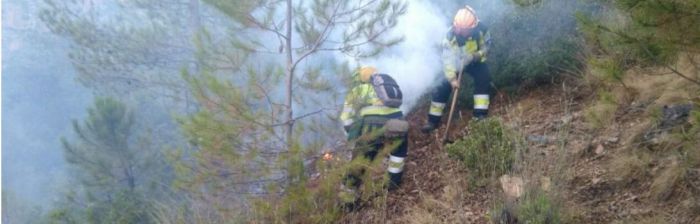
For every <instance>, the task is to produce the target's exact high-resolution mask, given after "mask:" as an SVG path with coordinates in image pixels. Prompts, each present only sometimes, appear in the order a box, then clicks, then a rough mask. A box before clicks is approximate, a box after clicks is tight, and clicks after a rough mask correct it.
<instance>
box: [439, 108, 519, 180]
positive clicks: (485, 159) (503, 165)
mask: <svg viewBox="0 0 700 224" xmlns="http://www.w3.org/2000/svg"><path fill="white" fill-rule="evenodd" d="M471 128H472V130H471V132H470V133H469V135H467V136H465V137H464V138H463V139H461V140H459V141H457V142H455V143H454V144H450V145H448V146H447V152H448V153H449V155H450V156H452V157H454V158H457V159H459V160H461V161H462V162H463V163H464V166H465V167H466V168H468V169H469V171H470V174H471V177H472V178H475V180H482V179H486V178H490V177H493V176H500V175H503V174H505V173H506V172H508V171H510V169H511V167H512V166H513V161H514V160H515V153H516V149H517V146H518V144H520V142H521V141H520V138H518V137H516V135H515V134H514V133H513V132H512V131H509V130H506V128H505V127H503V124H502V123H501V121H500V120H497V119H494V118H490V119H486V120H482V121H479V122H475V123H472V125H471Z"/></svg>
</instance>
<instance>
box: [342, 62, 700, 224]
mask: <svg viewBox="0 0 700 224" xmlns="http://www.w3.org/2000/svg"><path fill="white" fill-rule="evenodd" d="M637 79H640V78H639V77H638V78H637ZM654 80H656V82H652V81H654ZM650 82H652V83H657V84H658V83H663V85H661V84H658V85H656V86H655V87H653V88H651V87H650V86H649V85H650V84H649V83H650ZM629 83H630V84H628V86H630V87H628V88H626V89H625V90H619V89H617V90H616V89H613V90H611V91H612V94H613V96H614V98H616V99H617V100H616V102H617V104H616V105H617V106H616V107H615V108H614V109H613V110H610V111H612V113H610V114H607V115H606V114H604V113H602V112H599V111H598V108H599V105H598V104H599V100H598V98H599V97H597V96H596V94H594V90H591V88H589V87H586V85H580V86H571V85H567V84H566V83H563V84H557V85H551V86H547V87H543V88H540V89H536V90H534V91H531V92H529V93H527V94H525V95H520V96H517V97H507V96H505V95H503V94H499V95H497V96H496V99H495V100H494V101H495V104H494V105H493V107H492V108H493V113H492V117H496V118H498V119H501V120H502V121H503V123H504V124H505V125H506V126H507V127H509V128H510V129H512V130H515V131H516V133H519V134H520V135H521V137H522V139H524V140H525V142H526V144H527V147H526V150H524V151H523V152H521V153H520V155H519V156H518V159H517V160H516V162H515V163H516V164H515V165H514V169H513V171H512V172H511V173H510V175H511V176H516V177H520V178H522V179H523V180H524V188H525V189H523V190H522V191H525V192H530V191H532V190H533V189H537V190H540V191H544V192H546V193H547V194H546V195H548V198H549V199H550V200H551V201H552V203H553V204H555V205H558V206H555V207H557V209H556V211H554V212H556V213H559V216H560V220H561V222H563V223H611V222H621V223H625V222H635V223H700V212H698V211H700V201H698V199H697V197H687V195H689V194H692V193H693V192H696V193H695V194H697V192H698V191H699V188H698V186H700V185H694V186H693V185H692V183H694V182H693V181H697V180H700V178H698V177H700V176H698V174H700V172H697V171H698V169H697V167H693V166H691V167H690V168H689V169H687V172H685V173H687V174H684V175H683V178H684V180H687V181H681V182H673V183H676V184H672V185H671V186H670V187H667V189H664V191H663V192H666V193H661V194H662V196H661V197H662V198H659V193H656V191H658V190H656V189H658V187H655V186H656V185H658V182H659V179H660V178H667V177H664V176H663V175H662V174H664V173H666V174H667V173H668V172H661V171H660V170H668V169H664V168H665V167H667V166H666V165H664V164H666V163H668V162H669V158H667V157H664V156H663V155H661V154H654V153H652V154H650V155H652V157H650V158H648V159H646V160H644V161H645V163H642V164H641V165H640V164H630V163H629V162H626V161H627V160H628V158H629V156H628V155H629V154H630V151H634V150H640V149H638V148H640V147H641V148H644V147H643V142H640V141H639V136H640V135H642V134H644V133H651V132H652V130H653V129H654V127H656V126H655V125H652V123H654V118H653V116H652V115H653V111H658V108H660V107H661V106H662V105H665V103H669V102H672V101H674V100H670V101H669V100H667V98H673V97H664V96H665V95H669V91H668V90H664V89H659V88H669V89H679V88H681V87H683V86H684V84H683V82H679V81H678V80H676V77H673V76H668V75H666V76H665V77H661V78H660V77H659V76H645V78H642V79H640V80H637V81H630V82H629ZM686 87H687V86H686ZM692 88H695V87H692ZM670 92H673V91H670ZM677 92H678V91H676V92H675V93H677ZM690 92H692V91H690ZM677 95H678V94H676V96H675V98H673V99H676V100H675V101H676V102H678V99H692V98H693V96H692V95H690V96H687V95H686V96H677ZM681 101H682V100H681ZM426 111H427V109H426V108H419V109H417V110H415V111H414V112H413V113H411V114H409V116H408V120H409V121H410V123H411V127H412V131H411V132H410V146H409V155H408V162H407V165H406V176H405V182H404V183H403V185H402V186H401V188H400V189H399V190H398V191H396V192H391V193H389V194H388V196H386V197H380V198H375V200H373V201H371V202H368V203H365V204H364V206H363V207H362V208H361V209H360V210H359V211H355V212H352V213H349V214H346V215H345V216H344V217H343V219H342V222H344V223H360V222H361V223H490V222H491V220H493V219H494V218H492V217H491V215H490V214H491V213H500V214H498V215H495V216H493V217H496V218H495V219H499V218H498V217H500V218H502V219H503V220H501V221H503V222H506V221H507V220H506V219H507V218H505V217H506V216H513V215H508V214H506V213H504V212H495V211H498V210H494V209H495V208H498V207H503V204H506V207H508V206H512V205H513V204H518V201H519V200H523V199H522V198H520V199H512V197H509V196H506V195H504V193H503V188H502V187H501V184H500V183H499V181H498V180H496V179H497V178H494V179H493V180H492V181H490V183H489V184H486V185H485V186H469V184H470V183H469V181H467V179H468V174H469V173H468V172H469V170H466V169H465V168H463V166H462V165H461V164H460V162H459V161H457V160H455V159H452V158H449V156H448V154H447V152H446V151H445V150H444V149H443V147H442V146H441V144H439V143H438V142H439V141H438V137H439V136H438V135H437V133H439V134H442V133H443V131H444V127H442V128H441V129H440V131H438V132H434V133H433V134H422V133H420V132H419V130H418V129H419V127H420V125H422V124H424V122H425V113H426ZM649 111H652V112H649ZM459 113H460V114H464V116H461V115H457V121H456V122H455V125H454V126H453V131H452V133H451V135H452V138H453V139H458V138H462V137H465V136H468V134H469V122H468V121H469V120H470V117H469V116H468V114H470V111H469V110H461V111H459ZM591 114H595V115H596V116H607V117H606V118H605V119H604V120H603V121H604V122H603V123H602V124H600V125H592V124H591V123H595V122H593V121H592V120H595V119H593V118H591V116H592V115H591ZM650 114H651V115H650ZM678 119H681V120H680V122H677V123H678V124H677V126H678V125H680V126H683V125H688V118H687V116H686V117H680V118H678ZM640 133H641V134H640ZM697 139H700V138H697ZM641 150H647V149H641ZM698 150H700V149H698ZM674 161H676V160H672V161H670V162H671V163H677V161H676V162H674ZM619 164H622V165H619ZM635 168H639V171H635V170H634V169H635ZM630 169H632V170H630ZM693 178H695V179H693ZM655 183H656V185H655ZM683 183H691V184H683ZM695 183H700V182H695ZM509 211H511V212H512V209H511V210H509ZM510 222H513V221H512V220H510Z"/></svg>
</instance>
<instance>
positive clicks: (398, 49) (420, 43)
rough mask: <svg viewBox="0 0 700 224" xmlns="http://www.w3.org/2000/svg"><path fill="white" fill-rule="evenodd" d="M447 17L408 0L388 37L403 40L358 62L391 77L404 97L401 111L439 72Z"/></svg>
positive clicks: (411, 104)
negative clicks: (381, 52) (378, 53)
mask: <svg viewBox="0 0 700 224" xmlns="http://www.w3.org/2000/svg"><path fill="white" fill-rule="evenodd" d="M447 18H448V17H447V16H445V15H444V14H443V13H441V12H440V10H439V9H438V8H436V7H435V6H434V5H433V4H431V3H430V2H429V1H412V2H410V3H409V5H408V8H407V11H406V14H404V15H403V16H402V17H401V18H399V21H398V24H397V26H396V28H395V29H394V30H392V32H391V33H390V34H389V35H392V36H398V35H403V36H404V38H405V39H404V41H403V42H401V43H400V44H398V45H397V46H394V47H392V49H390V50H388V51H386V52H385V53H384V54H382V55H381V56H380V57H378V58H376V59H371V60H367V61H362V62H360V63H361V64H362V65H372V66H375V67H376V68H377V69H378V70H379V71H380V72H382V73H386V74H389V75H391V76H392V77H394V79H396V81H397V82H398V84H399V86H400V87H401V90H402V92H403V94H404V96H403V97H404V105H403V106H402V110H403V111H404V112H408V111H410V110H411V109H412V108H413V107H414V106H415V105H416V103H417V102H418V99H419V98H420V97H421V95H423V94H424V93H426V91H428V90H429V87H431V84H432V83H434V80H435V79H436V77H438V75H440V72H441V70H442V69H441V67H442V66H441V61H440V46H439V44H440V42H441V41H442V39H443V38H444V37H445V34H446V32H447V30H448V24H449V23H448V19H447Z"/></svg>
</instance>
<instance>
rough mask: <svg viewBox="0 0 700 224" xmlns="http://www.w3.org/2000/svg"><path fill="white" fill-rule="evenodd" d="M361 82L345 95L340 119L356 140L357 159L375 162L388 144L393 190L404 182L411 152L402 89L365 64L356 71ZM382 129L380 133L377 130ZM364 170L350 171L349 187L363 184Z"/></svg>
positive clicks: (346, 183) (348, 177)
mask: <svg viewBox="0 0 700 224" xmlns="http://www.w3.org/2000/svg"><path fill="white" fill-rule="evenodd" d="M355 77H356V79H357V80H358V81H359V82H358V83H357V85H356V86H354V87H353V88H352V89H351V90H350V92H348V94H347V96H346V97H345V104H344V106H343V111H342V113H341V115H340V120H341V121H342V122H343V126H344V128H345V130H346V133H347V134H348V140H349V141H356V142H355V145H356V147H355V148H354V149H353V159H355V158H358V156H363V157H364V158H367V159H369V160H370V161H373V160H374V159H376V158H375V157H377V155H378V153H379V152H380V151H381V150H382V149H383V148H384V147H387V146H391V147H394V148H392V149H387V150H391V151H390V152H389V154H390V155H389V165H388V168H387V172H388V176H389V185H388V187H389V189H390V190H393V189H396V188H397V187H398V185H399V184H400V183H401V176H402V173H403V167H404V163H405V161H404V159H405V158H406V154H407V144H408V142H407V137H408V123H407V122H406V121H405V120H404V119H403V113H402V112H401V110H400V109H399V106H400V105H401V97H402V94H401V91H400V89H399V86H398V85H397V84H396V82H395V81H394V80H393V78H391V76H389V75H386V74H380V73H377V71H376V69H375V68H373V67H362V68H360V69H359V70H358V71H357V72H356V73H355ZM377 132H380V133H377ZM363 173H364V170H359V171H357V170H355V171H350V173H349V174H348V175H347V177H346V178H345V185H344V186H345V187H349V188H352V189H353V190H354V189H356V188H357V187H359V185H360V184H361V178H360V176H361V175H363Z"/></svg>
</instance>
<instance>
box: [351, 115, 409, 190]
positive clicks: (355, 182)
mask: <svg viewBox="0 0 700 224" xmlns="http://www.w3.org/2000/svg"><path fill="white" fill-rule="evenodd" d="M389 119H403V113H401V112H397V113H393V114H389V115H368V116H365V117H363V118H362V121H361V122H362V127H360V128H361V130H362V132H361V133H362V134H361V136H360V137H358V138H357V139H356V147H355V149H353V153H352V159H353V160H354V159H357V158H358V157H360V156H362V157H364V158H366V159H368V160H369V161H374V159H375V158H376V157H377V155H378V154H379V153H380V152H381V150H382V149H384V148H385V147H389V146H391V147H394V148H393V149H389V150H390V151H389V155H390V161H389V166H390V167H389V169H388V174H389V180H390V183H389V184H390V187H391V186H396V185H398V184H399V183H400V182H401V176H402V174H403V164H404V161H403V160H404V159H405V158H406V155H407V154H408V134H406V135H403V136H400V137H395V138H391V139H387V138H386V137H384V134H383V133H380V131H381V128H382V127H384V124H385V123H386V122H387V121H388V120H389ZM392 162H394V163H393V164H394V165H395V166H394V168H393V169H392ZM396 163H400V164H396ZM397 167H400V168H397ZM364 172H365V170H364V169H362V168H357V169H351V170H350V172H349V173H348V175H347V177H346V181H345V182H346V185H348V186H352V187H359V185H360V184H361V182H362V179H361V176H362V175H364Z"/></svg>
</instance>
